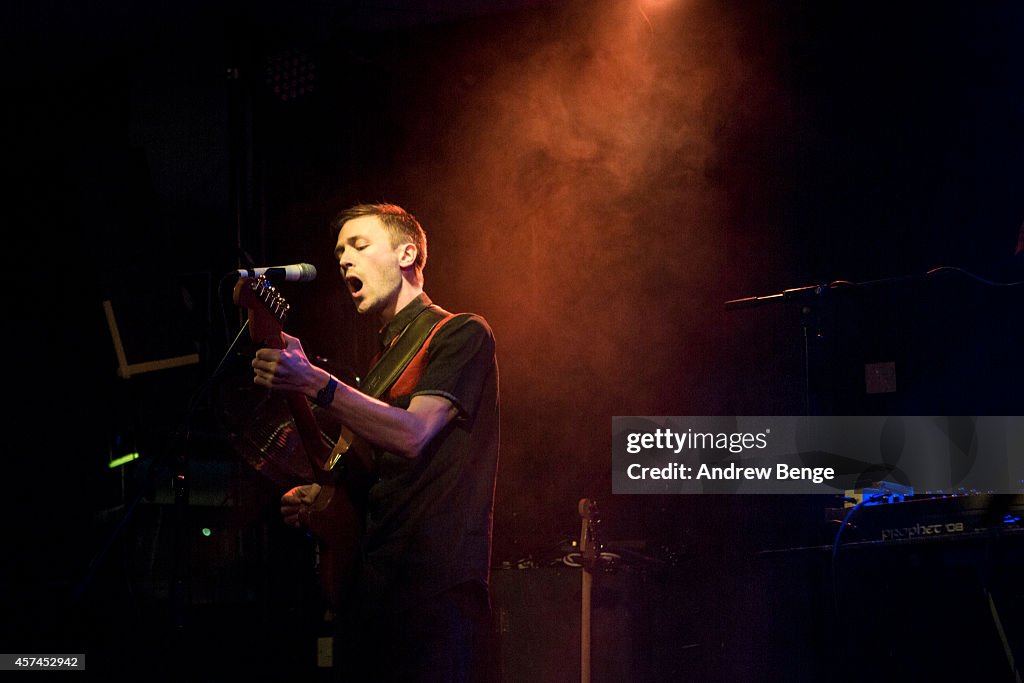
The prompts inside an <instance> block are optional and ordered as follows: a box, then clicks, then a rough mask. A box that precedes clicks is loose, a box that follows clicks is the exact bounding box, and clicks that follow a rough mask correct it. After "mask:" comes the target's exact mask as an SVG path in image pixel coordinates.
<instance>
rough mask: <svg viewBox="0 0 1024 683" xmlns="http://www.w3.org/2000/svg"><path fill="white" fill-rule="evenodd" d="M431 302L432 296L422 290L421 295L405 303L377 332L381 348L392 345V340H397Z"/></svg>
mask: <svg viewBox="0 0 1024 683" xmlns="http://www.w3.org/2000/svg"><path fill="white" fill-rule="evenodd" d="M431 303H433V302H431V300H430V297H429V296H427V293H426V292H420V295H419V296H417V297H416V298H415V299H413V300H412V301H410V302H409V303H407V304H406V305H405V307H404V308H402V310H400V311H399V312H398V314H397V315H396V316H395V317H394V318H392V319H391V322H389V323H388V324H387V325H385V326H384V327H382V328H381V329H380V332H378V333H377V338H378V339H379V341H380V345H381V348H384V349H386V348H387V347H389V346H391V344H392V342H394V341H395V337H397V336H398V335H399V334H401V333H402V331H403V330H404V329H405V328H406V327H408V326H409V323H411V322H412V321H413V319H415V318H416V316H418V315H419V314H420V313H421V312H422V311H423V309H424V308H426V307H427V306H429V305H430V304H431Z"/></svg>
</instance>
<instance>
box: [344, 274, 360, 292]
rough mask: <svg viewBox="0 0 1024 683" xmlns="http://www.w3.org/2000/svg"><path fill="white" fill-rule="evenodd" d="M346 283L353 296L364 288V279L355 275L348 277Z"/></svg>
mask: <svg viewBox="0 0 1024 683" xmlns="http://www.w3.org/2000/svg"><path fill="white" fill-rule="evenodd" d="M345 283H346V284H348V291H350V292H352V295H353V296H355V295H356V294H359V292H360V290H362V288H363V281H362V280H360V279H359V278H357V277H356V276H354V275H350V276H348V277H346V278H345Z"/></svg>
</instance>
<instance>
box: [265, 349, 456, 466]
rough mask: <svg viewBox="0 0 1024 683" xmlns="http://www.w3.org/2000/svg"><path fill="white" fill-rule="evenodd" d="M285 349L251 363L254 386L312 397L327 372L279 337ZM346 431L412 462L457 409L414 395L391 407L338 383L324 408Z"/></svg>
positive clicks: (267, 351)
mask: <svg viewBox="0 0 1024 683" xmlns="http://www.w3.org/2000/svg"><path fill="white" fill-rule="evenodd" d="M281 337H282V338H283V339H284V340H285V342H286V346H285V348H283V349H269V348H268V349H260V350H258V351H257V352H256V357H255V358H254V359H253V361H252V367H253V371H254V373H255V375H254V379H253V381H254V382H255V383H256V384H258V385H260V386H264V387H267V388H268V389H275V390H279V391H295V392H298V393H300V394H303V395H305V396H306V397H308V398H314V397H316V395H317V393H318V392H319V391H320V390H321V389H323V388H324V387H325V386H326V385H327V382H328V380H329V379H330V378H331V375H330V373H328V372H327V371H326V370H324V369H322V368H319V367H317V366H315V365H313V364H312V363H310V362H309V359H308V358H307V357H306V353H305V351H303V349H302V343H301V342H300V341H299V340H298V339H297V338H295V337H292V336H290V335H288V334H282V335H281ZM326 409H327V410H329V411H330V412H331V413H332V414H334V415H335V416H337V417H338V418H339V419H340V420H341V421H342V422H343V423H344V424H345V425H346V426H347V427H348V428H349V429H351V430H352V431H353V432H354V433H356V434H358V435H359V436H361V437H362V438H364V439H366V440H367V441H369V442H370V443H372V444H373V445H374V446H377V447H379V448H382V449H384V450H386V451H389V452H391V453H394V454H396V455H400V456H402V457H405V458H410V459H411V458H416V457H418V456H419V455H420V453H422V452H423V449H424V448H426V446H427V444H429V443H430V441H431V439H433V438H434V437H435V436H436V435H437V434H438V433H439V432H440V431H441V430H442V429H444V427H445V425H447V424H448V423H449V422H450V421H451V420H452V419H454V418H455V416H456V415H457V414H458V409H457V408H456V407H455V404H453V403H452V402H451V401H450V400H448V399H447V398H445V397H443V396H436V395H424V396H414V397H413V398H412V400H411V402H410V403H409V407H408V409H402V408H395V407H393V406H389V405H388V404H387V403H384V402H383V401H380V400H377V399H375V398H372V397H370V396H367V395H366V394H364V393H362V392H361V391H359V390H357V389H355V388H353V387H350V386H348V385H347V384H345V383H343V382H339V383H338V388H337V389H336V390H335V392H334V398H333V400H332V401H331V404H330V405H329V406H327V407H326Z"/></svg>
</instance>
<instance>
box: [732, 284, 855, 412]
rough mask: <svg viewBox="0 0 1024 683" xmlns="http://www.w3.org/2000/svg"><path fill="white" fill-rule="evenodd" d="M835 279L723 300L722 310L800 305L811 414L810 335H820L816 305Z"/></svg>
mask: <svg viewBox="0 0 1024 683" xmlns="http://www.w3.org/2000/svg"><path fill="white" fill-rule="evenodd" d="M835 285H836V283H832V284H815V285H805V286H802V287H793V288H791V289H784V290H782V291H781V292H776V293H774V294H765V295H756V296H748V297H743V298H740V299H731V300H729V301H726V302H725V308H726V310H737V309H742V308H753V307H756V306H763V305H766V304H775V303H797V304H799V305H800V327H801V330H802V334H803V360H804V362H803V366H804V367H803V371H804V409H805V410H806V412H807V414H808V415H814V414H815V413H814V411H815V410H816V404H815V401H814V400H813V391H812V388H811V377H812V373H811V339H815V340H820V339H822V338H823V334H822V331H821V324H820V318H819V316H818V315H817V307H818V306H820V305H821V303H822V302H823V301H824V300H825V298H826V297H827V295H828V294H829V293H830V292H831V290H832V289H833V287H834V286H835Z"/></svg>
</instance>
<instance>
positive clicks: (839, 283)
mask: <svg viewBox="0 0 1024 683" xmlns="http://www.w3.org/2000/svg"><path fill="white" fill-rule="evenodd" d="M945 273H954V274H959V275H962V276H966V277H968V278H970V279H973V280H975V281H977V282H979V283H981V284H982V285H985V286H988V287H1002V288H1012V287H1020V286H1021V285H1024V281H1020V280H1018V281H1014V282H993V281H991V280H987V279H985V278H982V277H979V276H978V275H975V274H974V273H971V272H969V271H967V270H964V269H963V268H957V267H953V266H939V267H935V268H931V269H930V270H928V271H927V272H925V273H920V274H910V275H897V276H894V277H887V278H880V279H877V280H867V281H864V282H851V281H849V280H833V281H832V282H829V283H818V284H813V285H805V286H801V287H793V288H790V289H784V290H782V291H781V292H775V293H772V294H764V295H756V296H748V297H743V298H739V299H731V300H729V301H726V302H725V308H726V310H739V309H745V308H753V307H756V306H763V305H766V304H777V303H795V304H798V305H799V306H800V312H801V328H802V330H803V353H804V392H805V407H806V410H807V414H808V415H815V414H816V411H817V409H818V406H817V404H816V401H815V400H814V398H815V397H814V391H813V390H812V386H813V383H812V379H813V377H814V374H813V373H812V367H813V365H814V364H813V363H812V361H811V358H812V351H813V350H814V348H813V346H812V340H816V341H819V342H820V341H822V340H823V339H824V338H825V335H824V333H823V325H822V322H821V317H820V310H821V309H822V308H823V306H824V305H825V304H826V303H831V300H832V299H833V297H834V295H835V294H836V293H840V292H850V291H854V290H858V289H865V288H869V287H876V286H889V285H894V284H900V283H905V282H910V281H924V280H927V279H930V278H934V277H936V276H937V275H940V274H945Z"/></svg>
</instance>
